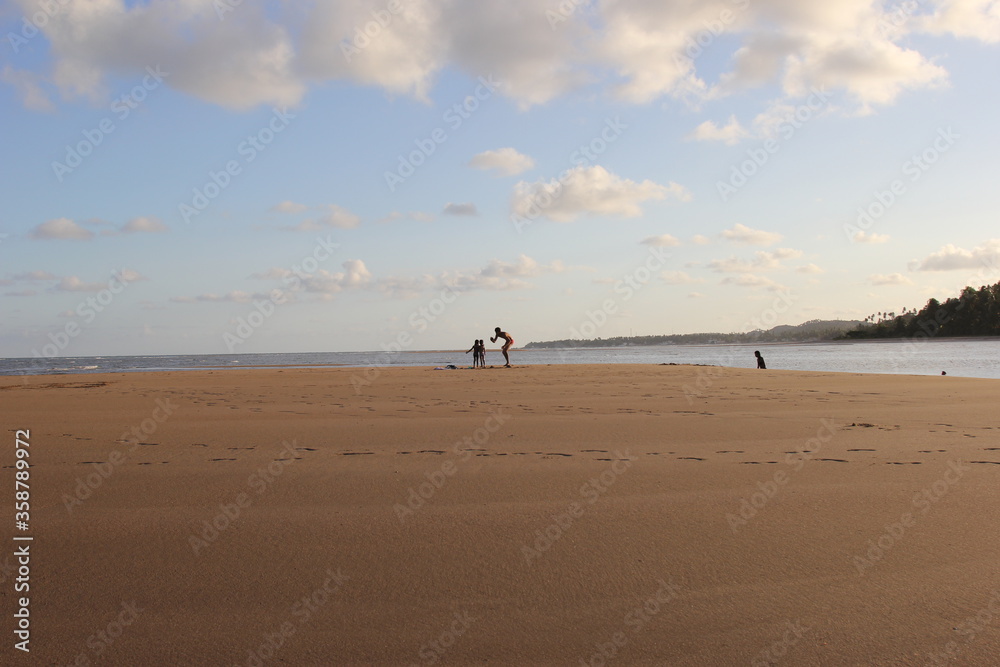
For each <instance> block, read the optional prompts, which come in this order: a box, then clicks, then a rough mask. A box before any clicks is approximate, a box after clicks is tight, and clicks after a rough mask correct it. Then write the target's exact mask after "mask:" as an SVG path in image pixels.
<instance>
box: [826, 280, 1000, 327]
mask: <svg viewBox="0 0 1000 667" xmlns="http://www.w3.org/2000/svg"><path fill="white" fill-rule="evenodd" d="M913 336H921V337H935V336H941V337H950V336H1000V282H998V283H997V284H995V285H983V286H982V287H980V288H979V289H978V290H977V289H974V288H972V287H968V286H966V287H965V288H964V289H963V290H962V293H961V294H960V295H958V296H957V297H952V298H950V299H947V300H946V301H945V302H944V303H941V302H940V301H938V300H937V299H929V300H928V301H927V305H925V306H924V307H923V308H921V309H920V310H917V309H915V308H914V309H911V310H908V309H906V308H904V309H903V310H902V312H901V314H898V315H897V314H896V313H894V312H879V313H873V314H871V315H869V316H868V317H866V318H865V321H864V322H862V323H861V324H859V325H858V326H857V327H856V328H854V329H852V330H851V331H847V332H845V333H844V334H843V335H842V336H840V339H842V340H856V339H865V338H910V337H913Z"/></svg>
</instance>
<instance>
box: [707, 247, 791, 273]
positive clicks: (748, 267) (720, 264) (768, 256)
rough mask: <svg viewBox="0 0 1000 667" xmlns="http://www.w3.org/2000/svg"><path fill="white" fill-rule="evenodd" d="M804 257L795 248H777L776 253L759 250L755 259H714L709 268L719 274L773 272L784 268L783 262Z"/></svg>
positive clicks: (755, 254)
mask: <svg viewBox="0 0 1000 667" xmlns="http://www.w3.org/2000/svg"><path fill="white" fill-rule="evenodd" d="M801 256H802V251H801V250H795V249H794V248H776V249H775V250H774V251H771V252H769V251H767V250H759V251H757V252H755V253H754V256H753V259H750V260H745V259H740V258H737V257H728V258H726V259H713V260H712V261H711V262H709V263H708V268H709V269H711V270H712V271H715V272H717V273H751V272H753V271H772V270H775V269H780V268H783V267H782V265H781V261H782V260H785V259H796V258H798V257H801Z"/></svg>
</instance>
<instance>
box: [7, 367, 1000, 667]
mask: <svg viewBox="0 0 1000 667" xmlns="http://www.w3.org/2000/svg"><path fill="white" fill-rule="evenodd" d="M998 405H1000V383H998V382H997V381H995V380H977V379H967V378H953V377H916V376H889V375H858V374H846V373H845V374H835V373H815V372H792V371H784V372H783V371H766V372H756V371H750V370H739V369H725V368H714V367H696V366H659V365H655V366H654V365H615V366H582V365H581V366H575V365H566V366H532V367H515V368H512V369H501V368H492V369H484V370H477V371H473V370H446V371H441V370H437V371H436V370H431V369H429V368H397V369H368V370H365V369H352V368H337V369H264V370H253V371H237V370H225V371H222V370H220V371H199V372H165V373H132V374H113V375H112V374H108V375H69V376H31V377H4V378H0V406H2V415H3V426H4V433H5V438H6V440H7V442H6V443H5V446H4V449H3V452H4V454H3V461H2V463H3V466H4V478H5V480H7V481H5V484H4V486H5V488H7V489H8V493H7V498H6V499H5V500H4V502H3V503H2V508H3V513H2V516H3V521H4V522H5V524H4V525H5V526H6V527H7V528H6V531H5V532H6V534H7V536H8V537H7V539H8V547H9V548H8V549H5V552H6V555H5V556H2V557H0V578H2V579H3V585H2V587H0V591H2V592H0V596H2V599H3V604H4V616H5V618H6V621H5V624H6V628H7V630H6V631H5V633H4V635H5V636H6V637H7V642H8V645H7V646H5V647H4V648H3V655H4V659H3V662H4V663H5V664H38V665H91V664H93V665H96V664H105V665H168V664H170V665H181V664H184V665H189V664H190V665H247V666H250V665H351V664H385V665H431V664H438V663H440V664H455V665H465V664H511V665H592V666H597V665H605V664H621V665H645V664H650V665H652V664H657V665H740V664H743V665H765V664H785V665H925V664H955V665H992V664H997V663H996V661H997V656H998V655H1000V559H998V557H997V556H998V554H1000V503H998V500H1000V495H998V494H1000V491H998V489H1000V411H998V408H997V406H998ZM18 431H27V432H28V433H27V434H25V435H27V437H23V436H22V437H23V439H24V440H25V441H27V442H28V443H29V444H28V446H27V447H22V449H29V450H30V463H31V466H32V467H31V468H30V480H29V485H30V524H29V526H28V529H27V530H25V531H18V530H17V529H15V525H16V524H15V516H14V515H15V507H14V502H15V499H14V497H13V496H14V491H13V483H12V482H11V480H12V479H13V478H14V475H15V466H16V459H15V451H16V449H18V447H17V446H16V439H17V432H18ZM14 536H22V537H24V536H30V537H32V538H33V539H32V540H31V541H30V542H29V541H17V542H15V541H12V539H11V538H12V537H14ZM24 545H30V548H29V551H30V575H28V583H29V584H30V590H29V591H28V592H27V594H28V595H30V604H29V607H28V608H29V611H30V653H27V654H26V653H22V652H21V651H18V650H17V649H16V648H15V647H14V644H15V643H16V642H17V641H18V638H17V636H16V635H15V634H14V633H13V630H15V629H17V627H18V626H17V624H18V623H19V620H18V619H17V618H14V614H15V613H16V612H18V610H19V597H20V596H22V595H25V594H26V593H25V592H23V591H22V592H15V590H16V589H15V584H16V581H17V578H18V567H19V566H18V556H16V555H15V553H17V552H15V551H14V549H17V548H23V547H24ZM22 574H23V573H22Z"/></svg>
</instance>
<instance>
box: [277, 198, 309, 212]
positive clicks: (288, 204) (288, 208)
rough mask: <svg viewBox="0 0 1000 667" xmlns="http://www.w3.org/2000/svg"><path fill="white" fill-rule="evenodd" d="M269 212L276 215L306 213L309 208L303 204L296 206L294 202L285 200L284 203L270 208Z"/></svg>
mask: <svg viewBox="0 0 1000 667" xmlns="http://www.w3.org/2000/svg"><path fill="white" fill-rule="evenodd" d="M271 210H272V211H275V212H276V213H302V212H304V211H308V210H309V207H308V206H306V205H305V204H297V203H296V202H293V201H289V200H287V199H286V200H285V201H283V202H281V203H279V204H275V205H274V206H272V207H271Z"/></svg>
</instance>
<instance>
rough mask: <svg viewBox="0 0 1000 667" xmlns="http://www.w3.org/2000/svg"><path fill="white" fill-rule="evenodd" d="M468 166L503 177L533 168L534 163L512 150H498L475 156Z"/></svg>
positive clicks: (527, 157) (529, 158)
mask: <svg viewBox="0 0 1000 667" xmlns="http://www.w3.org/2000/svg"><path fill="white" fill-rule="evenodd" d="M469 166H470V167H472V168H474V169H493V170H496V171H497V172H498V173H499V174H501V175H503V176H516V175H518V174H520V173H522V172H525V171H527V170H529V169H531V168H532V167H534V166H535V161H534V160H533V159H531V157H529V156H527V155H524V154H523V153H518V152H517V151H516V150H515V149H513V148H500V149H497V150H495V151H483V152H482V153H478V154H476V155H475V156H473V158H472V159H471V160H469Z"/></svg>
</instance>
